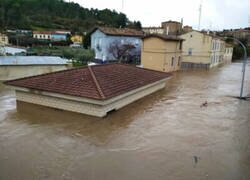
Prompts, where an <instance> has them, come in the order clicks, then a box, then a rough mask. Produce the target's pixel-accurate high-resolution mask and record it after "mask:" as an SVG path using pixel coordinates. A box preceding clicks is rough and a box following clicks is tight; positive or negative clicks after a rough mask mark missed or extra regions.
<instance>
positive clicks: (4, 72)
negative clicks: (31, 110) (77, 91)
mask: <svg viewBox="0 0 250 180" xmlns="http://www.w3.org/2000/svg"><path fill="white" fill-rule="evenodd" d="M65 69H67V65H33V66H32V65H25V66H22V65H9V66H8V65H7V66H6V65H4V66H0V81H3V80H10V79H17V78H22V77H27V76H34V75H38V74H44V73H50V72H54V71H60V70H65Z"/></svg>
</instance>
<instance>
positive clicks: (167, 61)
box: [141, 35, 182, 72]
mask: <svg viewBox="0 0 250 180" xmlns="http://www.w3.org/2000/svg"><path fill="white" fill-rule="evenodd" d="M181 51H182V39H181V38H178V37H176V36H164V35H149V36H146V37H145V38H143V43H142V50H141V65H142V67H144V68H147V69H153V70H157V71H163V72H172V71H177V70H179V69H180V67H181V60H182V57H181Z"/></svg>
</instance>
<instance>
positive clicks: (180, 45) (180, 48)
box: [179, 41, 182, 50]
mask: <svg viewBox="0 0 250 180" xmlns="http://www.w3.org/2000/svg"><path fill="white" fill-rule="evenodd" d="M179 50H182V41H180V44H179Z"/></svg>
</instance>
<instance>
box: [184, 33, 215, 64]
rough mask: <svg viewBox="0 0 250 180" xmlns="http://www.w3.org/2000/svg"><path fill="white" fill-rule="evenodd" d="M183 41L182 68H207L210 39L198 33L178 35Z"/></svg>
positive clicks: (209, 54)
mask: <svg viewBox="0 0 250 180" xmlns="http://www.w3.org/2000/svg"><path fill="white" fill-rule="evenodd" d="M180 37H181V38H183V39H184V41H183V49H182V50H183V51H182V52H183V54H182V55H183V57H182V58H183V59H182V67H183V68H190V67H194V68H196V67H201V68H209V66H210V56H211V42H212V37H211V36H209V35H207V34H203V33H201V32H198V31H191V32H188V33H185V34H182V35H180Z"/></svg>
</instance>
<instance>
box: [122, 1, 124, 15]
mask: <svg viewBox="0 0 250 180" xmlns="http://www.w3.org/2000/svg"><path fill="white" fill-rule="evenodd" d="M122 12H124V0H122Z"/></svg>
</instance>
